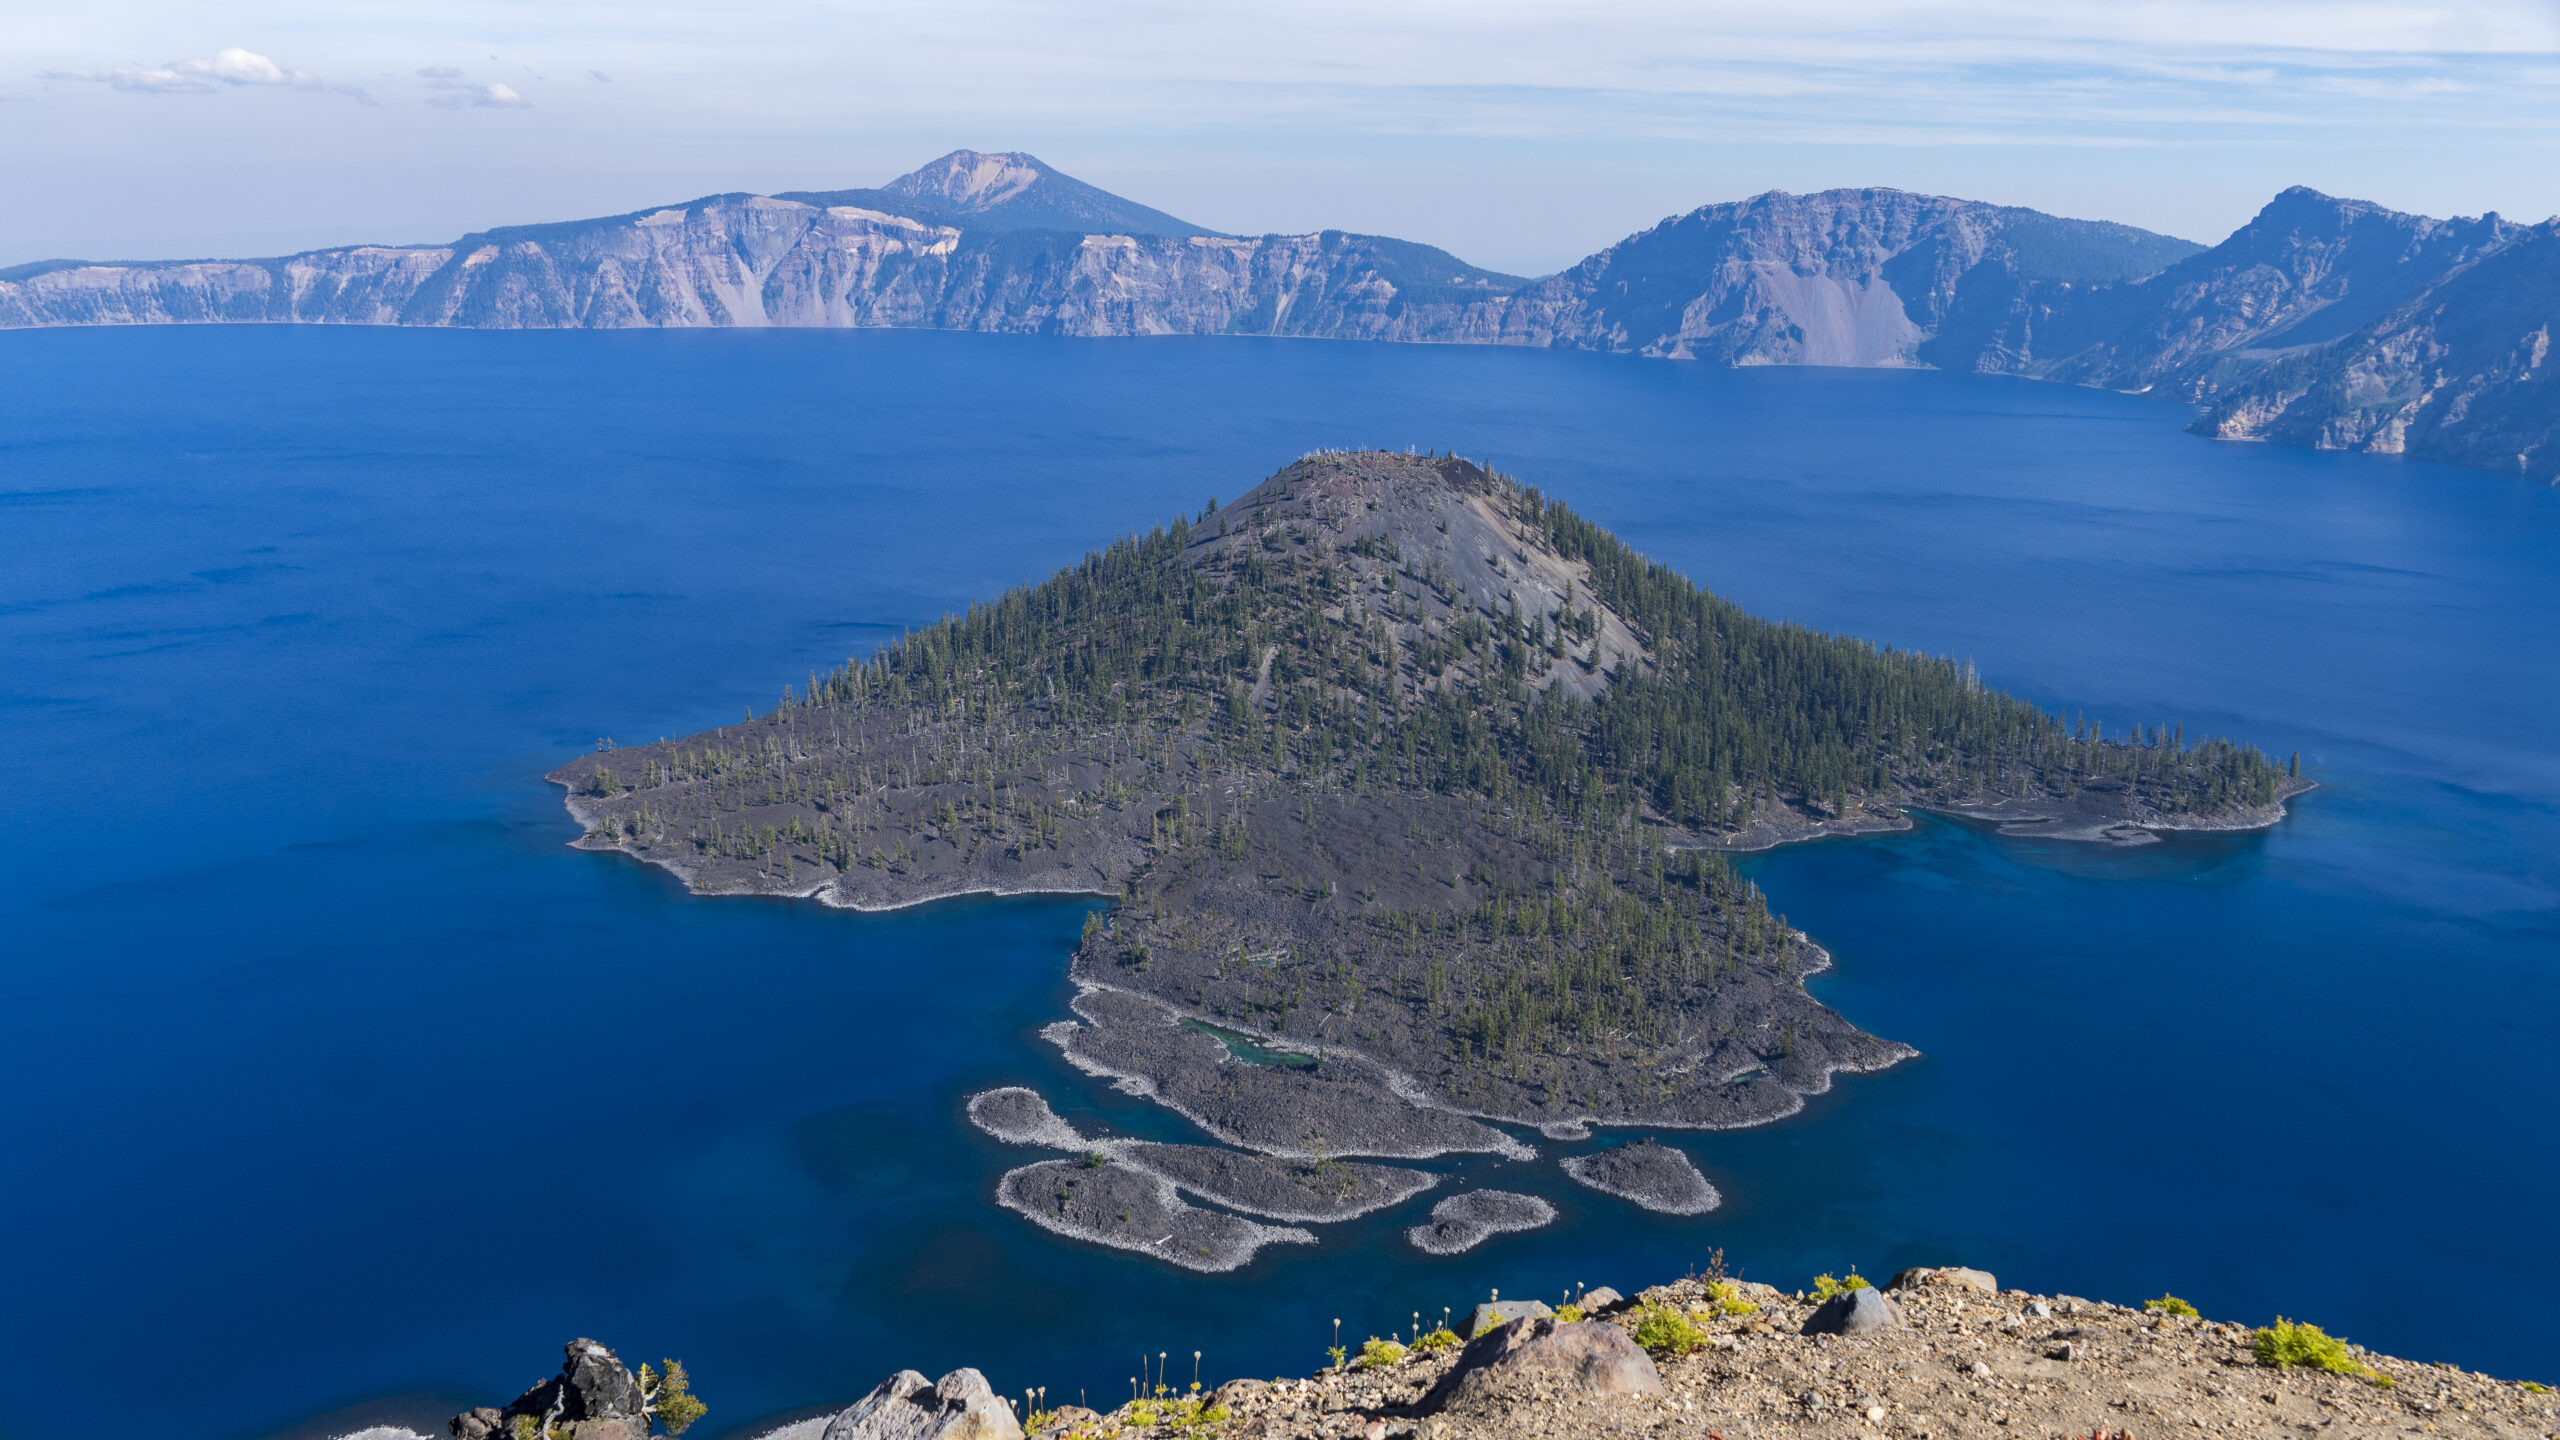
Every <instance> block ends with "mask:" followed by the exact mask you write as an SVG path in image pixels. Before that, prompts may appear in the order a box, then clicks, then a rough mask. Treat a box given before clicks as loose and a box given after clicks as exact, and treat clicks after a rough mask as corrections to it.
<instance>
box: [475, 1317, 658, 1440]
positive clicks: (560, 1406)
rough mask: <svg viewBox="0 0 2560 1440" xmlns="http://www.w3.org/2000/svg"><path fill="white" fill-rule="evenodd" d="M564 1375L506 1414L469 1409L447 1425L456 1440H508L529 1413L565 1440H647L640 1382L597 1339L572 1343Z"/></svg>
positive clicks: (523, 1397)
mask: <svg viewBox="0 0 2560 1440" xmlns="http://www.w3.org/2000/svg"><path fill="white" fill-rule="evenodd" d="M563 1349H564V1350H565V1351H566V1352H567V1356H568V1358H567V1360H566V1361H565V1362H564V1363H563V1364H562V1365H561V1366H560V1373H559V1374H558V1375H555V1376H553V1377H552V1378H550V1379H548V1380H545V1381H543V1382H542V1383H541V1384H539V1385H536V1386H534V1387H533V1388H532V1389H530V1390H527V1391H525V1392H524V1393H523V1394H522V1395H519V1396H517V1397H516V1398H515V1399H514V1401H512V1402H511V1403H509V1404H508V1406H507V1408H505V1409H504V1410H493V1409H491V1408H489V1407H488V1406H485V1405H483V1406H480V1407H478V1408H476V1409H472V1410H466V1411H464V1412H463V1413H462V1414H459V1415H456V1416H454V1417H453V1419H451V1420H450V1421H447V1422H446V1424H445V1428H446V1429H447V1430H450V1431H451V1432H453V1435H454V1440H491V1437H499V1440H503V1437H505V1436H506V1435H507V1434H508V1432H509V1430H510V1428H511V1427H512V1425H513V1423H514V1420H515V1417H516V1416H518V1415H530V1416H532V1417H533V1418H534V1419H535V1420H538V1421H544V1422H547V1423H548V1424H550V1426H551V1427H552V1433H553V1434H554V1435H556V1436H561V1437H564V1440H643V1437H645V1436H646V1435H647V1434H648V1433H649V1421H648V1419H647V1417H646V1416H645V1415H644V1414H643V1413H642V1411H641V1406H642V1403H643V1402H642V1400H641V1397H640V1382H639V1380H638V1379H636V1378H634V1377H633V1375H632V1373H631V1371H630V1369H629V1368H628V1367H626V1366H625V1365H624V1364H623V1363H622V1361H621V1360H620V1359H619V1358H618V1357H616V1356H615V1355H614V1353H613V1352H612V1351H611V1350H609V1349H607V1348H605V1347H604V1346H602V1345H600V1344H598V1343H596V1342H595V1341H593V1340H572V1341H570V1342H569V1343H568V1344H567V1345H566V1346H565V1347H563Z"/></svg>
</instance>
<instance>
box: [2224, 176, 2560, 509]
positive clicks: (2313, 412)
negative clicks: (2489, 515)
mask: <svg viewBox="0 0 2560 1440" xmlns="http://www.w3.org/2000/svg"><path fill="white" fill-rule="evenodd" d="M2555 318H2560V221H2553V222H2548V223H2545V224H2542V225H2538V226H2535V227H2533V228H2532V229H2530V230H2526V231H2524V232H2522V233H2521V234H2520V235H2518V236H2517V237H2516V238H2515V239H2514V240H2512V241H2511V242H2510V243H2508V244H2506V245H2505V246H2504V247H2502V248H2500V249H2497V250H2495V251H2493V252H2491V253H2489V254H2487V255H2485V256H2482V257H2481V258H2479V259H2478V260H2476V261H2474V262H2472V263H2469V264H2465V265H2462V266H2459V267H2457V268H2456V269H2454V270H2452V271H2451V272H2449V273H2448V274H2446V275H2444V276H2443V277H2442V278H2441V279H2440V280H2438V281H2437V282H2436V283H2434V284H2432V285H2430V286H2428V287H2427V288H2426V289H2424V290H2423V291H2421V292H2420V293H2419V294H2418V295H2416V296H2415V297H2413V298H2411V299H2409V300H2407V301H2405V302H2403V303H2401V304H2400V305H2397V306H2395V307H2393V308H2392V309H2391V310H2390V311H2389V312H2388V313H2386V314H2385V315H2383V316H2382V317H2381V318H2379V319H2377V320H2375V321H2374V322H2372V323H2371V324H2368V325H2365V326H2363V327H2362V328H2360V329H2358V330H2356V331H2354V332H2352V333H2351V334H2349V335H2347V336H2346V337H2345V338H2344V339H2342V340H2340V341H2338V342H2337V343H2336V344H2335V345H2332V346H2328V347H2325V348H2322V349H2319V350H2314V351H2308V352H2304V353H2300V354H2295V355H2287V356H2284V357H2281V358H2279V359H2277V360H2274V361H2272V362H2270V363H2268V364H2267V365H2266V366H2265V367H2264V368H2263V369H2261V370H2259V371H2257V372H2256V373H2255V374H2253V375H2250V376H2248V377H2247V378H2245V379H2243V380H2241V381H2240V382H2239V383H2237V384H2235V385H2233V386H2232V387H2231V388H2230V389H2229V390H2227V391H2225V392H2224V393H2223V394H2222V395H2221V396H2220V397H2219V398H2218V399H2217V400H2216V401H2215V403H2214V405H2213V406H2212V408H2211V409H2209V410H2208V411H2207V412H2206V414H2205V416H2204V418H2203V419H2202V420H2200V421H2199V422H2197V426H2196V428H2197V430H2199V431H2200V432H2202V433H2205V434H2209V435H2213V436H2217V437H2219V438H2221V439H2226V440H2276V441H2282V442H2285V443H2288V444H2294V445H2312V446H2317V447H2319V448H2321V449H2324V450H2369V451H2376V452H2380V453H2384V454H2401V453H2406V454H2414V455H2424V456H2428V457H2430V458H2434V459H2439V460H2450V461H2453V462H2454V463H2456V464H2461V465H2475V466H2478V467H2480V468H2481V469H2484V470H2504V471H2508V472H2510V473H2513V474H2516V475H2520V476H2523V477H2525V478H2528V479H2534V480H2542V481H2546V482H2554V483H2560V367H2555V366H2554V365H2553V364H2552V363H2551V331H2552V325H2553V321H2554V319H2555Z"/></svg>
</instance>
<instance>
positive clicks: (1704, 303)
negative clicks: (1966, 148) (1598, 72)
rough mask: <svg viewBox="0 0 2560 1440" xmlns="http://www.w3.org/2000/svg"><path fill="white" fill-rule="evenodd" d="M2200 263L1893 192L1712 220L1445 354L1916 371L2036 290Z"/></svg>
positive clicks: (1527, 292)
mask: <svg viewBox="0 0 2560 1440" xmlns="http://www.w3.org/2000/svg"><path fill="white" fill-rule="evenodd" d="M2197 248H2198V247H2197V246H2195V245H2192V244H2190V243H2189V242H2187V241H2183V240H2174V239H2171V238H2170V237H2168V236H2165V235H2154V234H2152V233H2150V232H2149V231H2144V230H2136V229H2133V228H2132V227H2130V226H2125V225H2109V224H2103V223H2098V222H2092V221H2084V220H2058V219H2055V218H2054V217H2052V216H2049V215H2040V214H2038V213H2036V212H2034V211H2032V210H2015V209H2007V208H2003V207H2000V206H1996V205H1984V204H1979V203H1977V202H1974V201H1970V200H1950V199H1946V198H1944V197H1941V196H1935V195H1914V194H1911V193H1909V192H1907V191H1901V190H1829V191H1824V192H1823V193H1821V194H1818V195H1802V196H1799V195H1789V194H1786V193H1784V192H1776V191H1773V192H1771V193H1769V194H1766V195H1762V196H1758V197H1756V198H1754V199H1750V200H1744V201H1740V202H1737V203H1733V204H1727V205H1706V206H1701V207H1699V208H1698V209H1696V210H1692V211H1690V212H1689V213H1688V214H1686V215H1679V216H1674V217H1673V218H1671V219H1669V220H1665V221H1663V222H1662V223H1661V224H1659V225H1656V226H1655V227H1653V228H1652V229H1651V230H1647V231H1645V232H1643V233H1641V234H1638V235H1634V236H1630V237H1629V238H1627V239H1625V240H1622V241H1620V242H1619V243H1617V244H1615V245H1612V246H1610V247H1609V248H1608V249H1606V250H1603V251H1601V252H1600V253H1598V254H1596V255H1593V256H1592V257H1590V258H1589V259H1587V260H1584V261H1583V262H1582V263H1581V264H1579V265H1576V266H1574V267H1573V268H1572V269H1570V270H1567V271H1565V272H1564V273H1563V274H1560V275H1556V276H1553V277H1551V278H1549V279H1545V280H1541V281H1538V282H1536V283H1535V284H1533V285H1530V286H1528V287H1527V288H1525V289H1524V290H1523V291H1521V293H1519V294H1518V295H1516V296H1514V297H1511V298H1509V299H1506V300H1502V301H1488V302H1486V303H1485V304H1483V305H1480V306H1477V307H1474V308H1473V309H1472V310H1471V311H1470V313H1469V314H1468V316H1467V317H1466V321H1465V324H1464V326H1463V327H1462V329H1461V331H1460V333H1458V334H1456V335H1453V336H1451V337H1450V338H1452V339H1461V340H1486V341H1496V342H1501V343H1507V344H1525V345H1570V346H1575V347H1578V348H1586V349H1597V350H1618V351H1633V352H1636V353H1639V354H1645V355H1661V356H1670V357H1673V358H1679V359H1699V360H1714V361H1719V362H1722V363H1725V364H1731V365H1911V364H1919V363H1926V361H1927V356H1926V355H1925V353H1924V352H1925V350H1926V347H1927V346H1928V345H1929V343H1930V341H1931V340H1932V339H1933V337H1934V336H1935V334H1936V332H1937V331H1938V329H1939V327H1940V326H1941V325H1942V324H1943V323H1944V322H1945V321H1946V319H1947V317H1948V316H1949V315H1950V314H1952V313H1955V312H1957V311H1958V310H1960V309H1964V308H1971V309H1978V310H1993V311H1996V310H1999V309H2001V308H2002V307H2004V306H2006V305H2007V304H2008V303H2010V301H2011V300H2012V298H2013V297H2014V296H2015V295H2016V293H2017V292H2018V290H2019V288H2020V287H2021V286H2022V285H2024V284H2027V283H2029V282H2030V281H2031V280H2033V279H2035V278H2038V277H2042V276H2045V275H2048V274H2059V275H2062V276H2066V277H2068V278H2070V279H2073V280H2077V281H2079V282H2082V283H2092V282H2098V281H2105V280H2117V279H2124V278H2128V277H2130V276H2134V275H2145V274H2149V273H2151V272H2152V271H2154V270H2157V269H2159V268H2160V267H2161V266H2163V265H2166V264H2169V263H2170V262H2172V261H2174V260H2176V259H2178V258H2180V257H2182V256H2184V255H2187V254H2190V253H2192V252H2194V251H2195V250H2196V249H2197Z"/></svg>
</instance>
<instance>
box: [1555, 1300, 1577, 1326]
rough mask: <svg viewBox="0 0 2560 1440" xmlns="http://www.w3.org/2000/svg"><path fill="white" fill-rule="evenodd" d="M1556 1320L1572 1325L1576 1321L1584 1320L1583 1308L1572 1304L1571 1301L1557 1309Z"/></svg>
mask: <svg viewBox="0 0 2560 1440" xmlns="http://www.w3.org/2000/svg"><path fill="white" fill-rule="evenodd" d="M1556 1318H1557V1319H1558V1320H1561V1321H1563V1322H1564V1323H1566V1324H1568V1325H1570V1324H1572V1323H1573V1322H1574V1321H1576V1320H1580V1319H1582V1318H1584V1317H1583V1314H1582V1307H1581V1306H1579V1305H1576V1304H1574V1303H1572V1302H1571V1301H1567V1302H1566V1303H1564V1304H1562V1305H1559V1306H1557V1307H1556Z"/></svg>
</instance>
